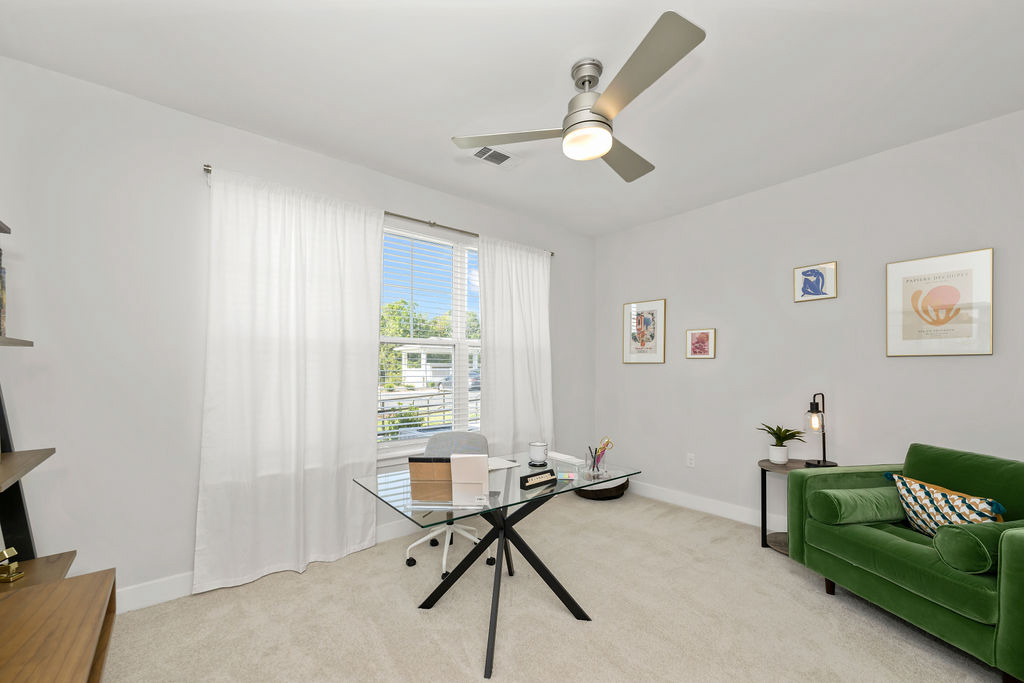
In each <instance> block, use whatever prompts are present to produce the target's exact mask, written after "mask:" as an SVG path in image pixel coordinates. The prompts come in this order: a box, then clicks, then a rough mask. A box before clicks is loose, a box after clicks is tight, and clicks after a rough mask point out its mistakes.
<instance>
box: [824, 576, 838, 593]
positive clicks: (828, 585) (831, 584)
mask: <svg viewBox="0 0 1024 683" xmlns="http://www.w3.org/2000/svg"><path fill="white" fill-rule="evenodd" d="M825 592H826V593H828V594H829V595H835V594H836V582H835V581H833V580H832V579H825Z"/></svg>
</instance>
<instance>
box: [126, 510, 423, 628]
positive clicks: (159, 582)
mask: <svg viewBox="0 0 1024 683" xmlns="http://www.w3.org/2000/svg"><path fill="white" fill-rule="evenodd" d="M418 530H420V531H421V529H420V527H418V526H416V525H415V524H413V523H412V522H410V521H408V520H405V519H396V520H394V521H391V522H385V523H384V524H381V525H379V526H378V527H377V543H383V542H384V541H390V540H391V539H393V538H401V537H402V536H408V535H409V534H412V533H415V532H416V531H418ZM186 595H192V572H184V573H181V574H175V575H173V576H165V577H163V578H162V579H154V580H152V581H146V582H144V583H137V584H135V585H134V586H126V587H124V588H119V589H118V590H117V613H118V614H123V613H124V612H131V611H133V610H137V609H142V608H143V607H152V606H153V605H159V604H160V603H161V602H167V601H168V600H174V599H176V598H183V597H185V596H186Z"/></svg>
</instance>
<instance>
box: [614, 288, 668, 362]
mask: <svg viewBox="0 0 1024 683" xmlns="http://www.w3.org/2000/svg"><path fill="white" fill-rule="evenodd" d="M622 362H623V363H664V362H665V300H664V299H654V300H652V301H637V302H636V303H631V304H623V306H622Z"/></svg>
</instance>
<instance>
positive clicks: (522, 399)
mask: <svg viewBox="0 0 1024 683" xmlns="http://www.w3.org/2000/svg"><path fill="white" fill-rule="evenodd" d="M479 249H480V328H481V335H480V336H481V341H480V345H481V354H480V362H481V370H482V375H481V381H480V386H481V391H480V423H481V424H480V431H481V432H482V433H483V434H485V435H486V436H487V440H488V442H490V446H491V453H492V454H494V455H499V456H500V455H504V454H510V453H515V452H519V451H525V450H526V449H527V445H528V444H529V442H531V441H546V442H548V443H551V441H552V440H553V439H554V426H553V423H554V418H553V416H552V402H551V323H550V320H549V315H550V313H549V311H550V305H549V299H550V289H551V254H549V253H548V252H546V251H540V250H538V249H533V248H530V247H526V246H523V245H520V244H514V243H512V242H505V241H503V240H496V239H491V238H488V237H484V236H481V237H480V247H479Z"/></svg>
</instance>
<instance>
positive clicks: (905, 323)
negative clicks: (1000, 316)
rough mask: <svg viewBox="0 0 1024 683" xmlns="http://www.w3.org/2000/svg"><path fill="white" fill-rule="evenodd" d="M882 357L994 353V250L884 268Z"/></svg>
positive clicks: (983, 250)
mask: <svg viewBox="0 0 1024 683" xmlns="http://www.w3.org/2000/svg"><path fill="white" fill-rule="evenodd" d="M885 303H886V320H885V336H886V344H885V355H887V356H971V355H986V354H991V353H992V250H991V249H979V250H978V251H965V252H963V253H960V254H949V255H947V256H932V257H930V258H921V259H914V260H912V261H898V262H896V263H889V264H887V265H886V266H885Z"/></svg>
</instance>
